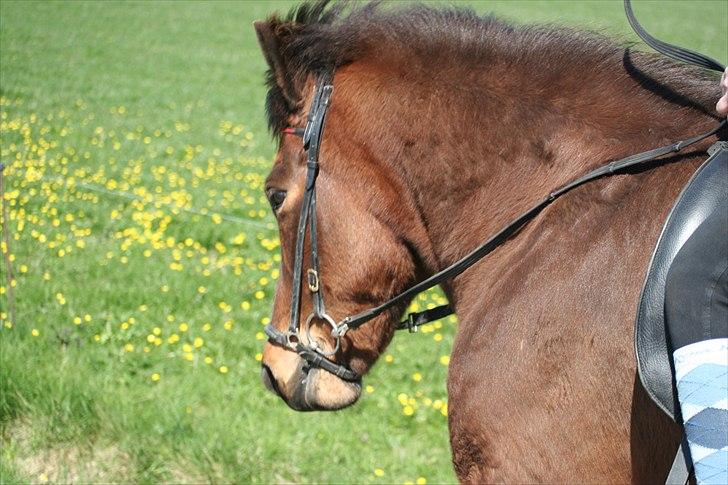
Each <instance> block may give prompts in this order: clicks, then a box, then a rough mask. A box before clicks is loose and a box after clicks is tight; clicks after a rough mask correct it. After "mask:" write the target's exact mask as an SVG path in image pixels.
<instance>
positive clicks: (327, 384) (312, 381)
mask: <svg viewBox="0 0 728 485" xmlns="http://www.w3.org/2000/svg"><path fill="white" fill-rule="evenodd" d="M293 379H295V381H294V382H291V383H289V385H288V386H286V387H287V388H288V389H290V392H289V393H286V392H283V390H282V388H281V387H282V386H280V385H279V383H278V382H277V380H276V379H275V376H274V375H273V372H272V371H271V369H270V368H269V367H268V366H267V365H263V366H262V368H261V380H262V381H263V384H264V385H265V387H266V388H267V389H268V390H269V391H271V392H272V393H273V394H276V395H277V396H278V397H280V398H281V399H283V401H284V402H285V403H286V404H287V405H288V407H290V408H291V409H293V410H295V411H337V410H339V409H344V408H346V407H348V406H351V405H352V404H354V403H355V402H356V401H357V400H358V399H359V396H361V388H362V385H361V379H358V380H356V381H345V380H343V379H340V378H338V377H336V376H335V375H333V374H331V373H329V372H326V371H325V370H321V369H317V368H308V367H306V365H305V362H304V361H303V360H301V363H300V364H299V366H298V369H297V371H296V372H295V373H294V378H293ZM287 394H288V395H287Z"/></svg>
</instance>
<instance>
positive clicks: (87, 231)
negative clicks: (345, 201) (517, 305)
mask: <svg viewBox="0 0 728 485" xmlns="http://www.w3.org/2000/svg"><path fill="white" fill-rule="evenodd" d="M451 3H452V2H451ZM469 3H471V4H473V5H474V6H475V7H476V8H477V9H478V10H480V11H494V12H496V13H498V14H501V15H504V16H506V17H508V18H510V19H513V20H516V21H519V22H526V21H549V22H551V21H561V22H565V23H568V24H571V25H582V26H587V27H589V28H592V29H598V30H603V31H606V32H609V33H613V34H617V35H621V36H624V37H625V38H629V39H632V38H633V37H632V36H631V34H630V33H629V27H628V25H627V22H626V20H625V19H624V17H623V13H622V10H621V2H619V1H604V2H594V1H592V2H578V3H573V2H547V1H530V2H520V1H512V2H469ZM289 5H290V4H289V3H265V2H238V3H213V2H156V3H112V2H98V3H92V2H73V3H69V2H52V3H51V2H48V3H32V2H17V3H16V2H11V1H3V2H2V3H0V136H1V144H0V160H1V161H2V163H4V164H6V165H7V166H8V168H7V169H6V177H5V185H6V194H5V198H4V200H3V204H4V206H5V209H7V211H8V214H9V217H8V220H7V221H5V222H6V223H7V227H8V234H3V236H7V237H8V239H9V243H10V244H9V247H7V246H6V245H5V244H3V247H2V250H3V252H4V253H8V257H9V258H10V259H11V260H12V269H13V272H14V274H13V280H12V282H11V283H10V285H8V284H7V283H6V279H5V278H6V275H7V274H8V271H9V268H8V267H7V266H6V264H5V262H4V261H3V262H2V264H3V266H2V273H3V274H2V281H0V317H1V318H2V327H1V328H0V338H1V339H2V340H1V342H0V351H1V353H0V376H1V380H0V431H1V434H2V451H1V455H0V482H2V483H15V482H19V483H24V482H39V483H43V482H68V481H76V482H158V481H165V482H172V483H183V482H184V483H193V482H194V483H199V482H255V483H270V482H359V483H405V482H413V483H414V482H417V483H423V481H427V482H429V483H439V482H453V481H455V476H454V474H453V472H452V467H451V465H450V450H449V445H448V437H447V419H446V415H447V396H446V391H445V379H446V374H447V360H448V357H447V356H448V354H449V349H450V346H451V343H452V338H453V334H454V329H455V327H456V325H455V324H454V323H453V322H452V321H446V322H444V323H442V324H440V323H438V324H436V325H433V326H430V327H428V328H426V329H425V331H424V332H422V333H419V334H416V335H414V336H408V335H398V336H397V338H396V339H395V341H394V343H393V344H392V346H391V347H390V349H389V351H388V353H387V355H386V358H385V359H382V361H381V362H380V363H379V364H378V365H377V366H376V368H375V369H374V370H373V372H372V373H371V374H370V375H369V376H368V377H367V378H366V379H365V385H367V387H366V391H365V392H364V395H363V396H362V398H361V400H360V402H359V403H357V404H356V405H355V406H354V407H352V408H350V409H346V410H344V411H341V412H336V413H328V414H321V413H308V414H299V413H295V412H293V411H291V410H289V409H288V408H287V407H286V406H285V405H284V404H283V403H282V402H281V401H280V400H279V399H278V398H276V397H274V396H273V395H271V394H270V393H268V392H266V391H265V390H264V389H263V387H262V385H261V384H260V380H259V363H258V360H259V359H260V352H261V350H262V346H263V334H262V333H261V330H262V325H263V324H265V323H266V322H267V315H268V311H269V308H270V304H271V298H272V293H273V289H274V283H275V280H276V278H277V277H278V270H277V264H278V261H279V255H278V240H277V234H276V230H275V225H274V221H273V218H272V217H271V214H270V212H269V210H268V208H267V203H266V201H265V198H264V197H263V193H262V190H261V184H262V181H263V178H264V177H265V174H266V173H267V170H268V167H269V165H270V160H271V158H272V155H273V152H274V144H273V143H272V142H271V140H270V138H269V136H268V134H267V132H266V128H265V120H264V116H263V97H264V89H263V83H262V80H263V72H264V69H265V65H264V61H263V59H262V56H261V55H260V53H259V50H258V47H257V43H256V41H255V36H254V34H253V31H252V27H251V22H252V21H253V20H255V19H260V18H263V17H264V16H265V15H266V14H267V13H269V12H271V11H273V10H276V9H281V10H285V9H287V8H288V6H289ZM727 5H728V4H726V2H724V1H715V2H710V1H703V2H697V1H690V2H687V1H686V2H667V3H664V4H659V3H652V2H637V3H636V5H635V10H636V12H637V14H638V16H639V17H640V18H641V19H643V20H644V23H645V25H646V26H647V27H648V29H649V30H651V31H652V32H653V33H654V34H656V35H658V36H659V37H661V38H664V39H666V40H670V41H672V42H675V43H678V44H681V45H685V46H688V47H691V48H693V49H696V50H700V51H703V52H705V53H708V54H710V55H712V56H714V57H716V58H718V59H719V60H722V61H725V60H726V59H728V52H727V47H726V46H727V44H728V42H727V41H726V18H727V17H728V7H727ZM11 292H12V293H13V294H14V300H15V307H16V308H15V315H16V316H15V318H12V315H11V309H10V300H9V296H10V293H11ZM439 298H440V297H439V296H438V295H437V294H429V295H427V296H426V297H423V298H420V299H418V300H417V304H418V305H419V306H424V305H427V304H432V303H434V302H435V301H437V300H438V299H439Z"/></svg>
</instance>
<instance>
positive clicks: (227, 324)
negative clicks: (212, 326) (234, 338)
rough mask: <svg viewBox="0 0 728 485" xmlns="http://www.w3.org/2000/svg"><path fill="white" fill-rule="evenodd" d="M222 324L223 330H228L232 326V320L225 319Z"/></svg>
mask: <svg viewBox="0 0 728 485" xmlns="http://www.w3.org/2000/svg"><path fill="white" fill-rule="evenodd" d="M222 326H223V328H224V329H225V330H230V329H231V328H233V321H232V320H226V321H225V323H223V324H222Z"/></svg>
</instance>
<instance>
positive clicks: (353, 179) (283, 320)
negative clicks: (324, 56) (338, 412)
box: [255, 4, 421, 410]
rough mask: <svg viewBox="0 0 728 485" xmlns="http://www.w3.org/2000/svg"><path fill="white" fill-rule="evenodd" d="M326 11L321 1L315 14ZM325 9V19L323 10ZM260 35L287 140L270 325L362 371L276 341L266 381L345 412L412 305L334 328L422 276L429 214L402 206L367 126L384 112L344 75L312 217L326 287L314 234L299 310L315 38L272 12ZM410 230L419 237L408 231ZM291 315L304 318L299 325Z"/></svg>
mask: <svg viewBox="0 0 728 485" xmlns="http://www.w3.org/2000/svg"><path fill="white" fill-rule="evenodd" d="M319 7H321V8H322V4H319V5H318V7H313V8H319ZM305 8H309V7H308V6H305V7H303V10H304V14H305V13H306V11H305ZM309 13H310V12H309ZM314 13H315V14H316V15H319V16H321V12H317V13H316V12H314ZM301 15H302V14H301V11H300V10H299V13H298V16H299V17H300V16H301ZM324 15H325V14H324ZM299 20H300V19H299ZM255 29H256V32H257V35H258V39H259V41H260V45H261V48H262V50H263V53H264V55H265V58H266V60H267V62H268V64H269V67H270V70H269V73H268V87H269V93H268V99H267V110H268V114H269V122H270V126H271V130H272V131H273V132H274V134H275V135H276V136H277V137H278V140H279V145H278V151H277V154H276V156H275V160H274V163H273V168H272V170H271V172H270V174H269V175H268V177H267V179H266V184H265V193H266V195H267V197H268V199H269V201H270V203H271V207H272V210H273V212H274V214H275V217H276V220H277V223H278V229H279V234H280V240H281V268H280V279H279V281H278V285H277V288H276V293H275V299H274V303H273V312H272V318H271V321H272V323H271V325H272V327H273V329H274V330H273V331H274V332H277V334H278V335H283V334H285V333H286V332H287V331H288V330H289V329H290V328H291V326H292V327H293V328H295V329H296V330H297V335H296V336H295V338H294V340H295V342H293V343H294V344H302V345H304V346H306V347H310V346H315V347H317V348H319V349H321V350H322V351H323V353H325V354H327V356H326V357H325V358H326V359H328V360H329V361H331V362H335V363H336V364H337V365H339V366H341V367H342V368H346V369H349V370H350V371H353V372H352V375H354V374H355V375H356V377H354V378H351V377H349V378H341V377H339V376H337V375H335V373H332V372H328V371H326V370H324V369H321V368H318V367H316V366H311V365H309V362H307V361H306V360H305V359H303V358H302V357H301V355H299V353H297V352H296V351H295V349H294V348H292V346H291V345H280V343H281V342H273V341H269V342H268V343H267V344H266V346H265V349H264V351H263V360H262V380H263V382H264V384H265V385H266V387H267V388H268V389H270V390H271V391H273V392H274V393H276V394H278V395H279V396H280V397H281V398H283V400H284V401H285V402H286V403H287V404H288V405H289V406H290V407H292V408H294V409H296V410H335V409H340V408H343V407H345V406H348V405H350V404H352V403H354V402H355V401H356V400H357V398H358V397H359V395H360V392H361V378H360V377H359V376H362V375H364V374H365V373H366V372H367V371H368V370H369V369H370V368H371V366H372V365H373V364H374V362H375V361H376V359H377V357H378V356H379V355H380V354H381V352H382V351H383V349H384V348H385V347H386V346H387V344H388V343H389V341H390V340H391V338H392V335H393V333H394V328H395V326H394V323H395V322H396V321H397V320H398V319H399V317H400V315H401V314H402V312H403V311H404V308H405V306H406V304H407V303H406V302H403V303H402V304H401V305H398V306H396V307H395V308H393V309H391V310H389V311H387V312H384V313H383V314H382V315H380V316H378V317H377V318H374V319H373V320H371V321H370V322H369V323H368V324H367V325H366V326H365V327H362V328H360V329H358V330H356V331H350V332H348V333H346V335H344V336H343V337H341V338H340V341H338V342H337V340H339V339H337V338H335V337H334V336H333V335H332V331H333V330H334V327H335V323H336V322H339V321H340V320H341V319H343V318H344V317H345V316H347V315H353V314H356V313H357V312H359V311H362V310H364V309H366V308H369V307H371V306H373V305H375V304H377V303H380V302H382V301H385V300H387V299H388V298H390V297H392V296H393V295H395V294H397V293H399V292H400V291H402V290H403V289H405V288H407V287H408V286H411V285H412V283H413V282H415V281H416V279H417V278H418V277H419V276H420V275H421V261H420V257H419V256H418V251H417V249H416V246H417V244H416V243H413V239H417V237H416V234H415V233H416V232H417V231H416V230H415V227H416V224H413V223H412V221H416V220H418V216H417V214H416V212H415V211H414V207H413V204H411V203H407V201H403V197H402V195H401V194H402V188H401V186H400V185H399V182H397V181H396V179H395V177H392V176H391V174H390V173H388V170H387V169H386V167H384V166H382V164H381V163H380V160H379V157H377V156H376V155H375V154H373V153H371V152H368V151H367V150H366V149H365V148H364V147H365V146H366V145H362V144H360V143H359V139H360V136H361V135H362V133H363V132H365V131H366V129H365V127H364V126H365V125H366V122H367V120H366V115H367V114H368V115H370V116H374V114H375V113H374V111H368V112H365V115H364V116H362V115H361V113H362V111H361V110H358V109H357V104H358V103H361V102H362V100H361V99H358V98H357V92H358V91H357V89H355V88H353V84H352V83H351V82H350V81H351V79H352V77H353V76H352V74H353V73H347V72H345V70H344V71H337V73H336V78H335V79H334V82H333V85H334V86H335V91H334V94H333V99H332V104H331V108H330V109H329V112H328V115H327V121H326V129H325V130H324V131H323V136H322V138H321V151H320V159H319V168H318V170H317V177H316V181H315V184H316V193H317V196H316V202H315V204H316V206H315V207H316V209H315V213H313V214H312V215H311V217H312V218H315V221H314V223H315V224H316V227H317V238H316V239H317V242H316V244H315V246H316V250H317V254H318V259H319V262H318V264H317V265H316V266H317V271H316V275H315V278H316V280H315V281H314V282H312V281H307V279H306V277H307V276H309V277H310V274H311V273H312V272H313V270H311V269H310V268H312V267H313V265H312V244H311V237H310V235H307V236H306V237H305V241H304V243H303V252H302V272H303V284H301V285H300V305H296V303H295V300H294V296H293V295H294V291H295V290H296V288H295V286H296V283H294V273H295V271H294V269H295V263H296V256H295V254H294V252H295V246H296V241H297V230H298V226H299V220H300V218H301V217H302V213H301V206H302V204H304V196H305V186H306V176H307V153H306V150H305V149H304V143H303V142H302V139H301V137H300V136H296V134H300V133H301V132H302V130H303V129H304V127H305V124H306V119H307V117H308V116H309V113H310V112H311V110H313V109H315V106H313V104H314V97H315V91H316V88H317V86H316V85H317V76H316V75H315V72H316V71H317V69H316V68H311V66H306V65H305V61H304V60H302V58H304V59H305V57H306V48H307V46H306V45H305V43H302V40H301V38H302V37H304V38H305V31H304V30H303V29H302V26H301V24H300V23H299V22H297V21H296V19H295V18H293V19H287V20H281V19H279V18H277V17H272V18H270V19H268V20H267V21H262V22H257V23H256V24H255ZM326 67H327V68H328V67H329V66H326ZM357 111H358V113H357ZM357 133H359V135H360V136H357ZM403 221H410V223H406V222H405V223H403ZM407 226H410V230H409V231H408V230H406V229H403V228H407ZM308 233H309V231H308V230H306V232H305V234H308ZM307 269H308V275H307V274H306V273H307ZM314 291H315V292H320V294H321V295H323V298H324V301H325V305H326V306H325V311H326V316H327V317H329V318H328V319H326V318H321V315H319V314H318V312H316V313H314V308H313V306H314V301H313V294H312V293H313V292H314ZM292 301H294V307H297V306H300V311H299V312H298V316H297V318H296V316H295V313H294V312H295V310H294V309H292V305H291V304H292ZM292 313H294V316H293V319H294V320H297V321H294V322H291V319H292ZM299 339H300V341H299ZM286 343H287V342H286Z"/></svg>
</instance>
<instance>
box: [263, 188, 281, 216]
mask: <svg viewBox="0 0 728 485" xmlns="http://www.w3.org/2000/svg"><path fill="white" fill-rule="evenodd" d="M266 196H267V197H268V202H270V206H271V208H272V209H273V212H275V211H277V210H278V209H280V207H281V206H282V205H283V201H284V200H286V191H285V190H277V189H268V191H267V192H266Z"/></svg>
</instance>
